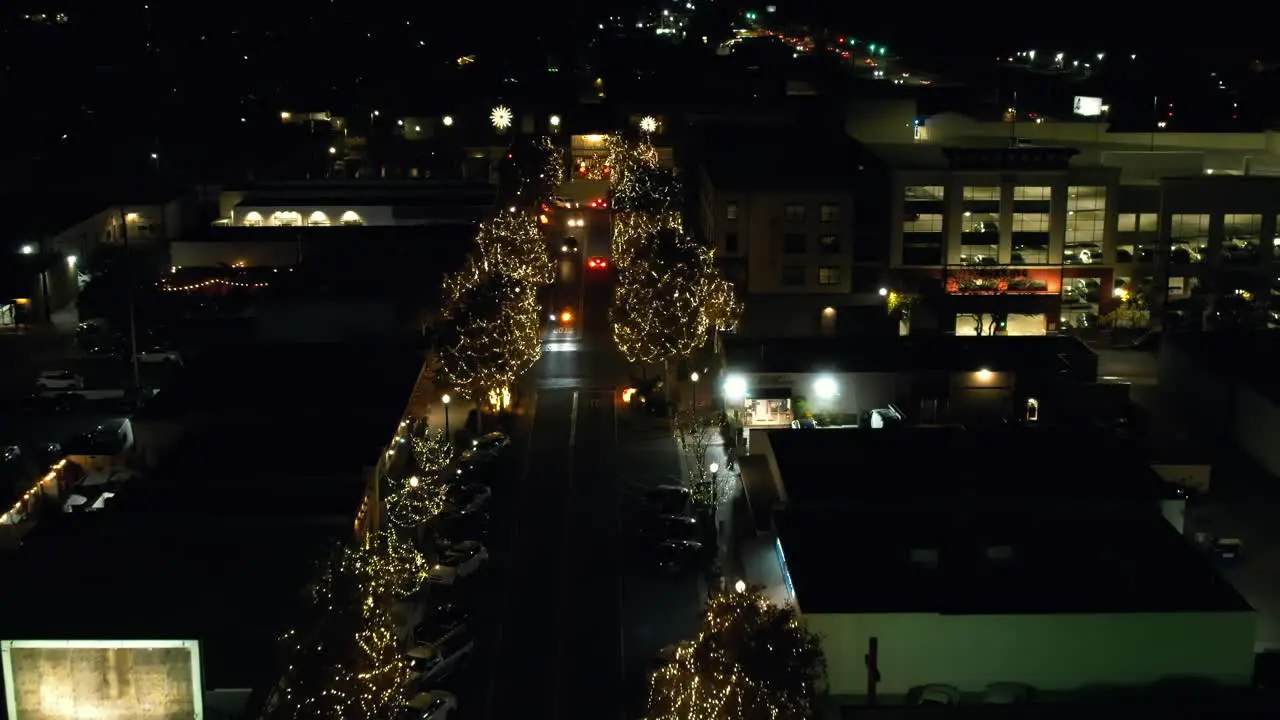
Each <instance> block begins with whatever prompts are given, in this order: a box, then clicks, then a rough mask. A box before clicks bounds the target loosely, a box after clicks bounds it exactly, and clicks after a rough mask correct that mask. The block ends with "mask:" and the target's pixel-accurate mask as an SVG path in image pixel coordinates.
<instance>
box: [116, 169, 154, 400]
mask: <svg viewBox="0 0 1280 720" xmlns="http://www.w3.org/2000/svg"><path fill="white" fill-rule="evenodd" d="M153 157H154V154H153ZM120 239H121V241H122V242H123V245H124V292H125V295H126V297H127V298H128V301H129V358H130V361H131V364H132V365H133V389H134V392H135V393H136V392H141V390H142V371H141V370H140V368H139V367H138V315H137V312H136V309H135V307H134V303H133V261H132V259H131V258H130V257H129V214H128V213H127V212H125V209H124V206H123V205H121V206H120Z"/></svg>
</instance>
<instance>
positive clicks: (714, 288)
mask: <svg viewBox="0 0 1280 720" xmlns="http://www.w3.org/2000/svg"><path fill="white" fill-rule="evenodd" d="M702 312H703V314H704V315H706V318H707V323H708V324H709V325H711V327H712V328H714V329H716V330H719V331H722V332H730V331H732V330H734V329H735V328H737V327H738V321H739V320H740V319H742V303H741V302H740V301H739V300H738V296H737V293H736V292H735V291H734V289H733V283H731V282H729V281H728V280H726V279H724V277H723V276H721V275H720V274H719V273H716V274H715V276H714V277H712V278H710V279H709V280H708V282H707V284H706V286H705V287H704V288H703V300H702Z"/></svg>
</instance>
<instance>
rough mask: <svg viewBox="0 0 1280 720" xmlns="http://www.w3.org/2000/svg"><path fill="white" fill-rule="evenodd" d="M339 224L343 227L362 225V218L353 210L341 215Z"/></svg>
mask: <svg viewBox="0 0 1280 720" xmlns="http://www.w3.org/2000/svg"><path fill="white" fill-rule="evenodd" d="M339 222H341V223H342V224H343V225H363V224H364V218H362V217H360V214H359V213H357V212H356V211H355V210H348V211H346V212H344V213H342V219H341V220H340V221H339Z"/></svg>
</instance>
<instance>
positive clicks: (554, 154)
mask: <svg viewBox="0 0 1280 720" xmlns="http://www.w3.org/2000/svg"><path fill="white" fill-rule="evenodd" d="M512 153H513V154H514V155H515V156H516V157H515V160H516V165H517V167H518V168H519V172H520V180H521V185H520V196H521V199H522V200H525V201H527V202H528V203H529V204H531V205H537V204H538V203H543V202H548V201H549V200H551V198H553V197H555V196H556V193H557V192H558V191H559V190H560V183H562V182H564V177H565V160H564V150H563V149H562V148H560V147H557V146H556V144H555V143H554V142H552V140H551V138H549V137H547V136H546V135H539V136H537V137H534V138H531V139H529V140H528V141H527V142H525V143H523V144H521V145H519V146H518V147H512Z"/></svg>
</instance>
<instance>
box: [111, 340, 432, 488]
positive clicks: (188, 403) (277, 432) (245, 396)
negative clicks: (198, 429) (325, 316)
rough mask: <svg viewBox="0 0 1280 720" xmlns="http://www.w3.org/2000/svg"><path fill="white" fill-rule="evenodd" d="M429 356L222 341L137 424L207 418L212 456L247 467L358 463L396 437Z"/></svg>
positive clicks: (310, 468) (364, 346)
mask: <svg viewBox="0 0 1280 720" xmlns="http://www.w3.org/2000/svg"><path fill="white" fill-rule="evenodd" d="M422 363H423V359H422V357H421V354H420V353H419V352H418V351H417V350H415V349H413V348H411V347H404V346H401V345H397V344H390V343H388V344H385V345H379V344H376V343H373V342H369V341H366V342H360V343H349V344H348V343H324V344H279V345H267V344H253V345H247V346H230V347H224V348H218V349H215V350H213V351H211V352H210V353H209V354H208V355H206V356H204V357H201V358H196V359H193V360H192V361H190V362H189V363H188V365H187V371H186V372H185V373H183V375H182V379H180V380H179V381H178V382H176V383H175V384H174V385H172V386H170V387H168V388H166V389H164V390H162V391H161V392H159V393H158V394H157V395H156V396H155V397H154V398H152V399H151V401H150V402H148V403H147V405H146V406H145V407H143V409H142V410H141V411H140V412H139V413H138V414H137V416H135V418H134V422H135V424H136V425H138V426H140V429H139V432H143V429H142V427H145V424H146V423H148V422H151V421H155V420H164V419H168V418H181V417H199V418H202V419H203V425H204V426H205V427H207V428H209V432H210V434H211V435H212V436H213V439H212V440H209V441H207V444H206V445H205V447H206V452H208V453H209V454H210V455H211V456H210V457H207V458H205V461H206V462H208V463H211V464H212V465H213V466H216V464H217V463H219V462H222V463H226V464H229V465H232V466H238V467H239V468H240V471H241V472H247V471H249V468H250V467H252V466H264V467H276V468H281V467H287V468H289V469H292V470H293V471H294V474H295V475H306V474H308V473H315V472H320V473H324V474H333V473H338V472H345V471H349V470H359V469H361V468H364V467H366V466H369V465H372V464H374V463H375V462H376V460H377V458H378V452H380V451H381V449H382V448H383V447H384V446H385V445H386V443H387V441H388V440H390V439H391V437H392V435H393V434H394V432H395V428H396V424H397V423H398V422H399V421H400V418H401V416H402V415H403V414H404V409H405V406H406V404H407V403H408V400H409V396H410V395H411V394H412V392H413V387H414V384H415V383H416V382H417V380H418V375H419V374H420V372H421V370H422ZM190 442H192V443H198V442H201V441H199V440H196V439H191V440H190ZM219 443H220V446H219ZM240 448H245V449H244V450H243V451H241V450H240ZM219 456H222V457H219ZM228 457H229V458H231V459H227V458H228ZM272 463H276V464H275V465H272Z"/></svg>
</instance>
